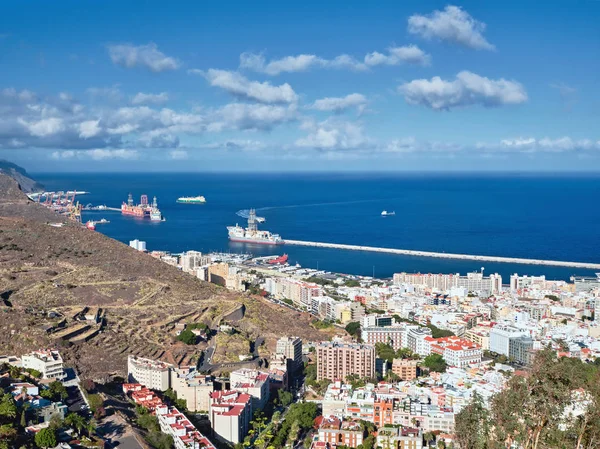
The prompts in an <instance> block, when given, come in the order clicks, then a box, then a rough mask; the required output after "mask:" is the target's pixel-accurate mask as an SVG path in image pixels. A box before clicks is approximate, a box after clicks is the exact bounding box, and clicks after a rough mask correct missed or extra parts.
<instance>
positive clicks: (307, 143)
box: [295, 119, 370, 151]
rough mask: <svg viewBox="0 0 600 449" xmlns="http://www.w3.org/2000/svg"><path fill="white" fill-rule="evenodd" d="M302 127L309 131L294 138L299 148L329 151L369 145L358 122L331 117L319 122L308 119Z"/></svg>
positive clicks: (360, 147)
mask: <svg viewBox="0 0 600 449" xmlns="http://www.w3.org/2000/svg"><path fill="white" fill-rule="evenodd" d="M302 129H305V130H307V131H309V134H308V135H307V136H306V137H303V138H301V139H298V140H296V142H295V145H296V146H297V147H300V148H314V149H317V150H326V151H331V150H354V149H362V148H366V147H367V146H369V145H370V141H369V139H368V138H367V137H366V136H365V135H364V132H363V128H362V126H361V125H360V124H358V123H352V122H347V121H339V120H333V119H327V120H325V121H323V122H320V123H314V122H311V121H308V122H305V123H304V124H303V125H302Z"/></svg>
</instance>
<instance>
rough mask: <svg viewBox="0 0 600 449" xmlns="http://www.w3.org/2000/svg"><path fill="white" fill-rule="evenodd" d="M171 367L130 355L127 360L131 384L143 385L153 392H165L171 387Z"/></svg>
mask: <svg viewBox="0 0 600 449" xmlns="http://www.w3.org/2000/svg"><path fill="white" fill-rule="evenodd" d="M171 368H172V367H171V365H169V364H168V363H164V362H160V361H157V360H150V359H144V358H142V357H136V356H134V355H130V356H129V357H128V358H127V377H128V379H129V382H132V383H138V384H142V385H144V386H145V387H148V388H150V389H152V390H158V391H165V390H167V389H168V388H169V387H170V370H171Z"/></svg>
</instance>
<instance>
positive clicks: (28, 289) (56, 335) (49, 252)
mask: <svg viewBox="0 0 600 449" xmlns="http://www.w3.org/2000/svg"><path fill="white" fill-rule="evenodd" d="M60 221H63V222H64V220H62V219H61V217H59V216H57V215H55V214H54V213H53V212H51V211H50V210H48V209H45V208H44V207H43V206H41V205H39V204H35V203H33V202H31V201H29V200H28V199H27V198H26V196H25V195H24V194H23V192H21V191H20V189H19V187H18V185H17V183H16V181H14V180H13V179H11V178H8V177H7V176H4V175H0V297H1V299H0V348H2V351H1V352H2V353H3V354H4V353H7V354H22V353H24V352H26V351H29V350H32V349H35V348H40V347H47V346H57V347H59V348H60V349H61V352H63V353H64V354H65V357H66V359H67V360H68V361H70V362H72V363H74V364H75V365H76V366H77V367H78V369H79V370H80V372H82V374H83V375H84V376H88V377H92V378H94V379H96V380H103V379H106V378H108V377H109V376H111V375H121V376H122V375H124V374H125V371H126V358H127V355H128V354H130V353H133V354H137V355H140V356H148V357H154V358H161V359H163V360H165V361H170V362H180V361H185V362H190V361H194V360H195V359H196V358H197V357H198V354H199V351H200V350H201V349H203V348H205V346H202V344H200V345H198V346H186V345H184V344H183V343H181V342H178V341H177V340H176V339H175V336H174V332H173V327H174V325H175V324H176V323H177V322H204V323H206V324H209V325H210V324H215V323H216V322H217V321H219V319H220V317H221V316H224V315H226V314H227V313H228V312H230V311H231V310H234V309H236V308H237V307H239V306H240V305H241V304H244V305H245V311H246V313H245V315H244V316H243V318H242V319H241V320H239V321H238V322H237V326H238V327H239V328H240V329H243V332H244V334H245V335H246V336H247V337H248V338H250V339H255V338H257V337H264V338H265V340H266V343H267V348H273V347H274V343H275V340H276V338H277V337H279V336H282V335H298V336H300V337H302V338H304V339H308V340H315V339H323V338H328V337H329V335H328V334H327V333H325V332H323V331H318V330H315V329H313V328H312V327H311V326H310V324H309V323H310V317H309V316H307V315H306V314H300V313H296V312H292V311H290V310H289V309H286V308H283V307H279V306H275V305H273V304H271V303H268V302H265V301H264V300H261V299H259V298H254V297H250V296H246V295H240V294H235V293H233V292H230V291H228V290H226V289H223V288H221V287H218V286H215V285H212V284H208V283H205V282H202V281H200V280H198V279H196V278H195V277H193V276H191V275H189V274H186V273H182V272H180V271H179V270H177V269H176V268H174V267H171V266H169V265H167V264H165V263H163V262H161V261H159V260H156V259H154V258H152V257H150V256H148V255H147V254H143V253H140V252H138V251H136V250H134V249H132V248H129V247H128V246H127V245H124V244H122V243H120V242H117V241H115V240H112V239H110V238H108V237H106V236H104V235H102V234H100V233H96V232H93V231H89V230H87V229H85V228H84V227H83V226H80V225H78V224H76V223H72V222H64V225H63V226H62V227H55V226H51V225H50V223H52V224H54V223H56V222H60ZM85 308H87V309H85ZM95 311H99V314H100V315H101V316H103V320H102V321H101V324H96V323H94V322H93V321H82V320H83V316H84V315H86V314H87V315H89V314H90V312H95ZM80 312H86V313H82V314H80ZM78 314H79V315H78ZM204 345H206V344H204ZM261 354H264V351H263V350H261Z"/></svg>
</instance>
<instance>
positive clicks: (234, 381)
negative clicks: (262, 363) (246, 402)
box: [229, 368, 269, 411]
mask: <svg viewBox="0 0 600 449" xmlns="http://www.w3.org/2000/svg"><path fill="white" fill-rule="evenodd" d="M229 383H230V385H231V389H232V390H235V391H238V392H240V393H246V394H248V395H250V397H251V398H252V410H253V411H256V410H262V409H263V408H264V407H265V405H266V403H267V401H268V400H269V375H268V374H267V373H261V372H260V371H257V370H254V369H248V368H242V369H238V370H235V371H232V372H231V374H230V375H229Z"/></svg>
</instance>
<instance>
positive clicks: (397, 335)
mask: <svg viewBox="0 0 600 449" xmlns="http://www.w3.org/2000/svg"><path fill="white" fill-rule="evenodd" d="M406 333H407V330H406V326H404V325H398V326H385V327H376V326H372V327H371V326H370V327H364V328H362V330H361V337H362V340H363V341H364V342H365V343H367V344H369V345H375V344H377V343H384V344H386V345H390V346H391V347H392V348H394V350H395V351H397V350H398V349H400V348H404V347H406Z"/></svg>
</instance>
